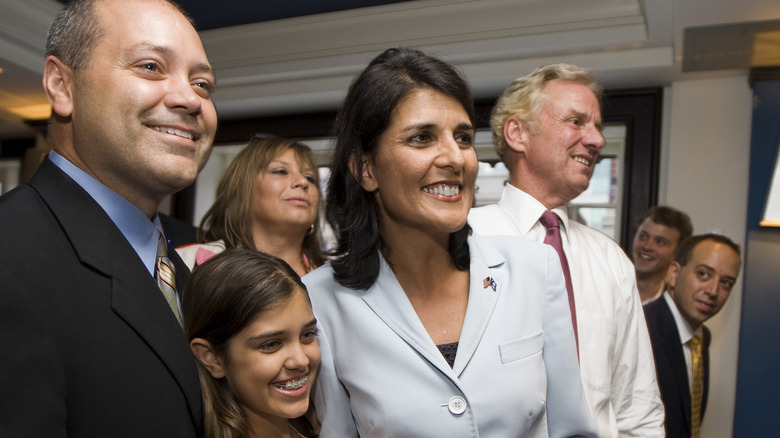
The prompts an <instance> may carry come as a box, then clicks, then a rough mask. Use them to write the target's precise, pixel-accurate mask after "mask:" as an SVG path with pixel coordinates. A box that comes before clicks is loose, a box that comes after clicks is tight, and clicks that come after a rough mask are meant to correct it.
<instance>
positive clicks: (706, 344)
mask: <svg viewBox="0 0 780 438" xmlns="http://www.w3.org/2000/svg"><path fill="white" fill-rule="evenodd" d="M702 331H703V332H704V335H703V337H702V344H703V345H702V360H703V361H704V381H703V382H702V384H703V385H702V387H703V389H702V394H701V418H704V413H705V412H706V411H707V397H708V396H709V389H710V342H711V341H712V334H711V333H710V329H709V328H707V326H705V325H702Z"/></svg>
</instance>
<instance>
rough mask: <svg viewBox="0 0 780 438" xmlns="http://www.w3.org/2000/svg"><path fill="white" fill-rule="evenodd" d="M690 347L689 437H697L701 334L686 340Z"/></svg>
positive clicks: (701, 371)
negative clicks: (691, 379) (691, 380)
mask: <svg viewBox="0 0 780 438" xmlns="http://www.w3.org/2000/svg"><path fill="white" fill-rule="evenodd" d="M688 346H689V347H690V348H691V368H692V370H691V371H692V372H691V376H692V378H693V382H691V438H699V430H700V428H701V402H702V400H701V398H702V391H703V389H704V363H703V362H702V357H701V350H702V339H701V336H699V335H696V336H694V337H693V338H691V340H690V341H688Z"/></svg>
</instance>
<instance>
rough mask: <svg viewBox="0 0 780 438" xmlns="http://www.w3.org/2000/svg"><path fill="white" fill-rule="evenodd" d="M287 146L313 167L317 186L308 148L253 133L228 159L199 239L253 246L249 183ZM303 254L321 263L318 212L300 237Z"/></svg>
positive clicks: (229, 245) (313, 262) (302, 164)
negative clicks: (305, 232)
mask: <svg viewBox="0 0 780 438" xmlns="http://www.w3.org/2000/svg"><path fill="white" fill-rule="evenodd" d="M287 149H292V150H293V151H295V156H296V158H297V160H298V165H299V166H300V167H301V168H307V167H308V168H310V169H312V170H313V171H314V172H313V176H314V179H315V183H314V184H313V185H314V187H315V188H316V189H317V190H318V191H319V190H320V178H319V173H318V172H317V166H316V164H315V163H314V158H313V157H312V153H311V149H310V148H309V147H308V146H306V145H304V144H302V143H298V142H296V141H293V140H290V139H287V138H284V137H277V136H273V135H265V134H256V135H254V136H253V137H252V139H251V140H250V141H249V144H247V145H246V147H244V149H242V150H241V152H239V153H238V155H236V157H235V158H234V159H233V161H231V163H230V165H229V166H228V168H227V169H226V170H225V173H223V174H222V177H220V179H219V183H218V184H217V196H216V199H215V200H214V204H212V205H211V208H209V209H208V211H207V212H206V214H205V215H204V216H203V219H202V220H201V222H200V226H199V227H198V240H200V241H201V242H213V241H215V240H223V241H224V242H225V248H248V249H257V248H255V243H254V239H253V237H252V220H251V208H252V207H251V206H252V187H253V186H254V181H255V177H256V176H257V174H258V173H260V172H265V171H266V169H267V168H268V165H269V164H270V163H271V161H273V160H274V159H276V158H277V157H278V156H279V155H281V154H282V153H284V152H285V151H286V150H287ZM303 254H304V255H305V256H306V258H308V260H309V264H310V266H311V267H313V268H314V267H317V266H320V265H322V264H323V263H324V257H323V255H322V241H321V237H320V224H319V213H318V214H317V218H315V219H314V224H313V227H312V228H311V230H310V231H309V232H308V233H307V234H306V236H305V237H304V239H303Z"/></svg>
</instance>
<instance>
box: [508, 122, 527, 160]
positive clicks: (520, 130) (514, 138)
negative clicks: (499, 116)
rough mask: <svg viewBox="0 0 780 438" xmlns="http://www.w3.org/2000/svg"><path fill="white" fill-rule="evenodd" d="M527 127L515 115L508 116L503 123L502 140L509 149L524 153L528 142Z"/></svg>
mask: <svg viewBox="0 0 780 438" xmlns="http://www.w3.org/2000/svg"><path fill="white" fill-rule="evenodd" d="M528 136H529V132H528V128H527V127H526V126H525V123H523V121H522V120H520V119H519V118H517V116H509V117H507V119H506V122H505V123H504V140H505V141H506V144H507V146H509V149H512V150H513V151H515V152H518V153H524V152H525V147H526V145H527V144H528Z"/></svg>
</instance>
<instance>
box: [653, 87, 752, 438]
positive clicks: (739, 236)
mask: <svg viewBox="0 0 780 438" xmlns="http://www.w3.org/2000/svg"><path fill="white" fill-rule="evenodd" d="M665 97H666V98H667V102H666V104H665V114H664V128H663V130H664V133H663V137H662V138H663V142H664V144H663V145H662V149H661V155H662V157H661V164H662V167H661V181H663V182H662V184H661V185H660V187H659V189H660V190H659V200H658V202H659V204H667V205H671V206H673V207H676V208H679V209H681V210H684V211H686V212H687V213H688V214H690V216H691V219H692V221H693V225H694V231H695V233H697V234H698V233H703V232H710V231H714V232H720V233H723V234H725V235H728V236H729V237H731V238H732V239H734V241H735V242H737V243H738V244H740V245H741V246H742V247H743V248H744V243H745V224H746V211H747V193H748V171H749V166H748V164H749V163H748V161H749V153H750V121H751V113H752V92H751V90H750V87H749V84H748V78H747V74H744V75H735V76H730V77H722V78H716V79H704V80H697V81H679V82H674V83H673V84H672V85H671V86H670V87H668V88H667V89H666V92H665ZM741 305H742V278H740V281H739V283H738V286H737V287H736V288H735V289H734V291H733V292H732V295H731V297H730V298H729V301H728V302H727V303H726V305H725V306H724V308H723V310H721V312H720V313H719V314H718V315H716V316H715V317H713V318H712V319H711V320H710V321H709V322H708V323H707V326H708V327H710V329H712V335H713V336H712V338H713V340H712V347H711V350H710V354H711V361H710V362H711V364H710V372H711V376H710V395H709V399H708V405H707V413H706V415H705V417H704V423H703V425H702V433H701V436H703V437H712V438H719V437H723V438H726V437H731V434H732V426H733V423H734V401H735V397H736V379H737V353H738V351H739V349H738V347H739V328H740V314H741Z"/></svg>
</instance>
